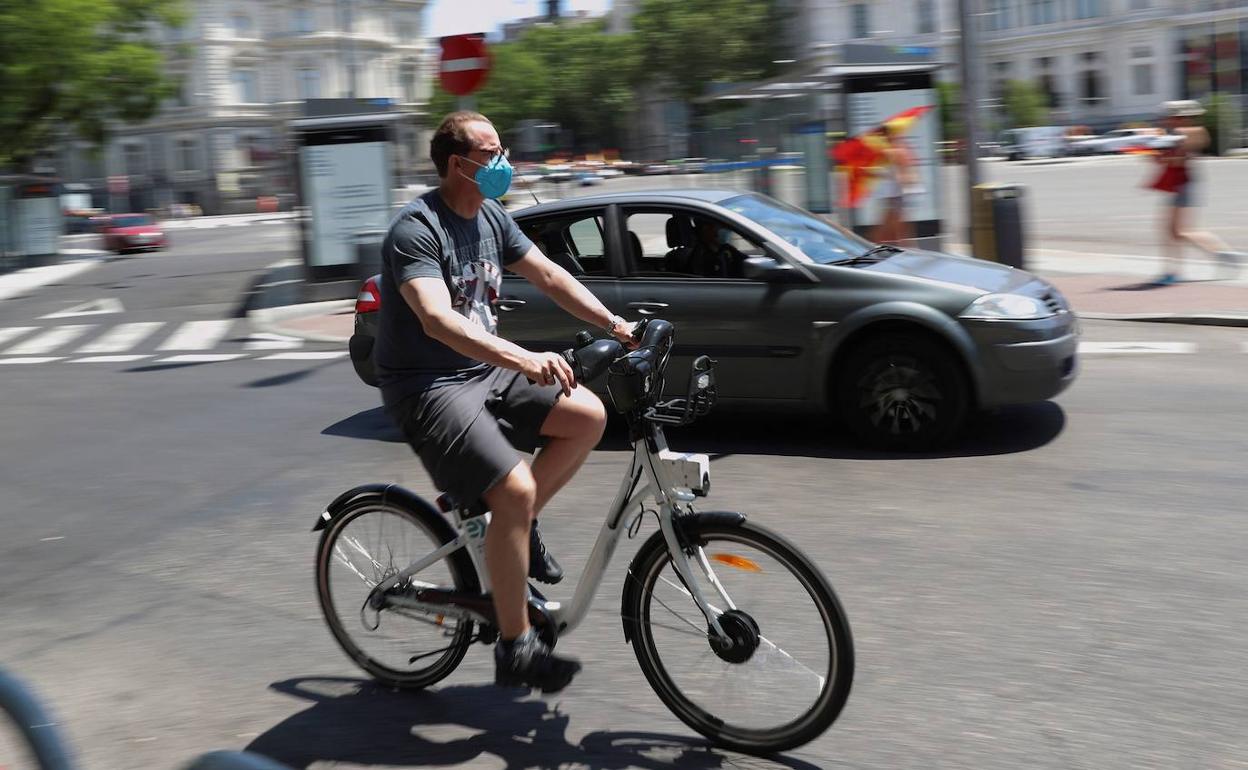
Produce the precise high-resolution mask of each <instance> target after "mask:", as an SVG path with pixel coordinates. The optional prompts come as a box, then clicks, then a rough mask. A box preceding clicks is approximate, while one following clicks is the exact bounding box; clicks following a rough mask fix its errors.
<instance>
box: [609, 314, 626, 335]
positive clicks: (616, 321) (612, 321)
mask: <svg viewBox="0 0 1248 770" xmlns="http://www.w3.org/2000/svg"><path fill="white" fill-rule="evenodd" d="M626 323H628V322H627V321H625V320H624V319H623V318H621V317H620V316H618V315H615V314H612V315H611V317H610V318H609V319H607V325H606V326H604V327H603V328H604V329H606V331H607V334H615V327H617V326H619V325H621V324H626Z"/></svg>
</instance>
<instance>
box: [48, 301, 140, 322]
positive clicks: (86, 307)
mask: <svg viewBox="0 0 1248 770" xmlns="http://www.w3.org/2000/svg"><path fill="white" fill-rule="evenodd" d="M125 310H126V309H125V308H124V307H122V304H121V300H119V299H113V298H112V297H105V298H103V299H93V300H91V301H90V302H84V303H82V304H81V305H74V306H73V307H67V308H65V309H64V310H61V311H59V312H57V313H48V314H47V315H45V316H39V317H40V318H69V317H71V316H77V315H106V314H108V313H123V312H125Z"/></svg>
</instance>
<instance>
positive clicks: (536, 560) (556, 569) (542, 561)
mask: <svg viewBox="0 0 1248 770" xmlns="http://www.w3.org/2000/svg"><path fill="white" fill-rule="evenodd" d="M529 577H531V578H533V579H534V580H536V581H537V582H539V583H549V584H551V585H554V584H555V583H558V582H559V581H560V580H563V567H560V566H559V562H557V561H555V557H554V556H551V555H550V551H547V550H546V544H545V543H544V542H542V532H541V530H539V529H538V528H537V522H536V521H535V522H533V528H532V529H530V530H529Z"/></svg>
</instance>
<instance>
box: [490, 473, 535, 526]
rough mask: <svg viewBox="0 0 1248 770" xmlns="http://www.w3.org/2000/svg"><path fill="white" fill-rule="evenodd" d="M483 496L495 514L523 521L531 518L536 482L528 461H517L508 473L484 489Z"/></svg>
mask: <svg viewBox="0 0 1248 770" xmlns="http://www.w3.org/2000/svg"><path fill="white" fill-rule="evenodd" d="M484 497H485V502H486V504H488V505H489V507H490V510H491V511H493V513H494V515H495V516H499V517H503V518H506V519H510V520H520V521H525V522H527V521H529V520H531V519H532V518H533V509H534V507H535V505H536V503H537V482H536V481H535V480H534V479H533V473H532V472H531V471H530V470H529V466H528V463H525V462H523V461H521V462H519V463H517V464H516V467H514V468H512V469H511V472H510V473H508V474H507V475H506V476H504V477H503V478H502V480H501V481H499V482H498V483H497V484H495V485H494V486H492V487H490V488H489V490H488V491H486V493H485V495H484Z"/></svg>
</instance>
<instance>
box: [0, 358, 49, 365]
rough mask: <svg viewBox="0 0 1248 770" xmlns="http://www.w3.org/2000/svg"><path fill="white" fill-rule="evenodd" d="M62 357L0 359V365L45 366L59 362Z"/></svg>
mask: <svg viewBox="0 0 1248 770" xmlns="http://www.w3.org/2000/svg"><path fill="white" fill-rule="evenodd" d="M61 358H62V356H27V357H25V358H0V364H46V363H48V362H49V361H60V360H61Z"/></svg>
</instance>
